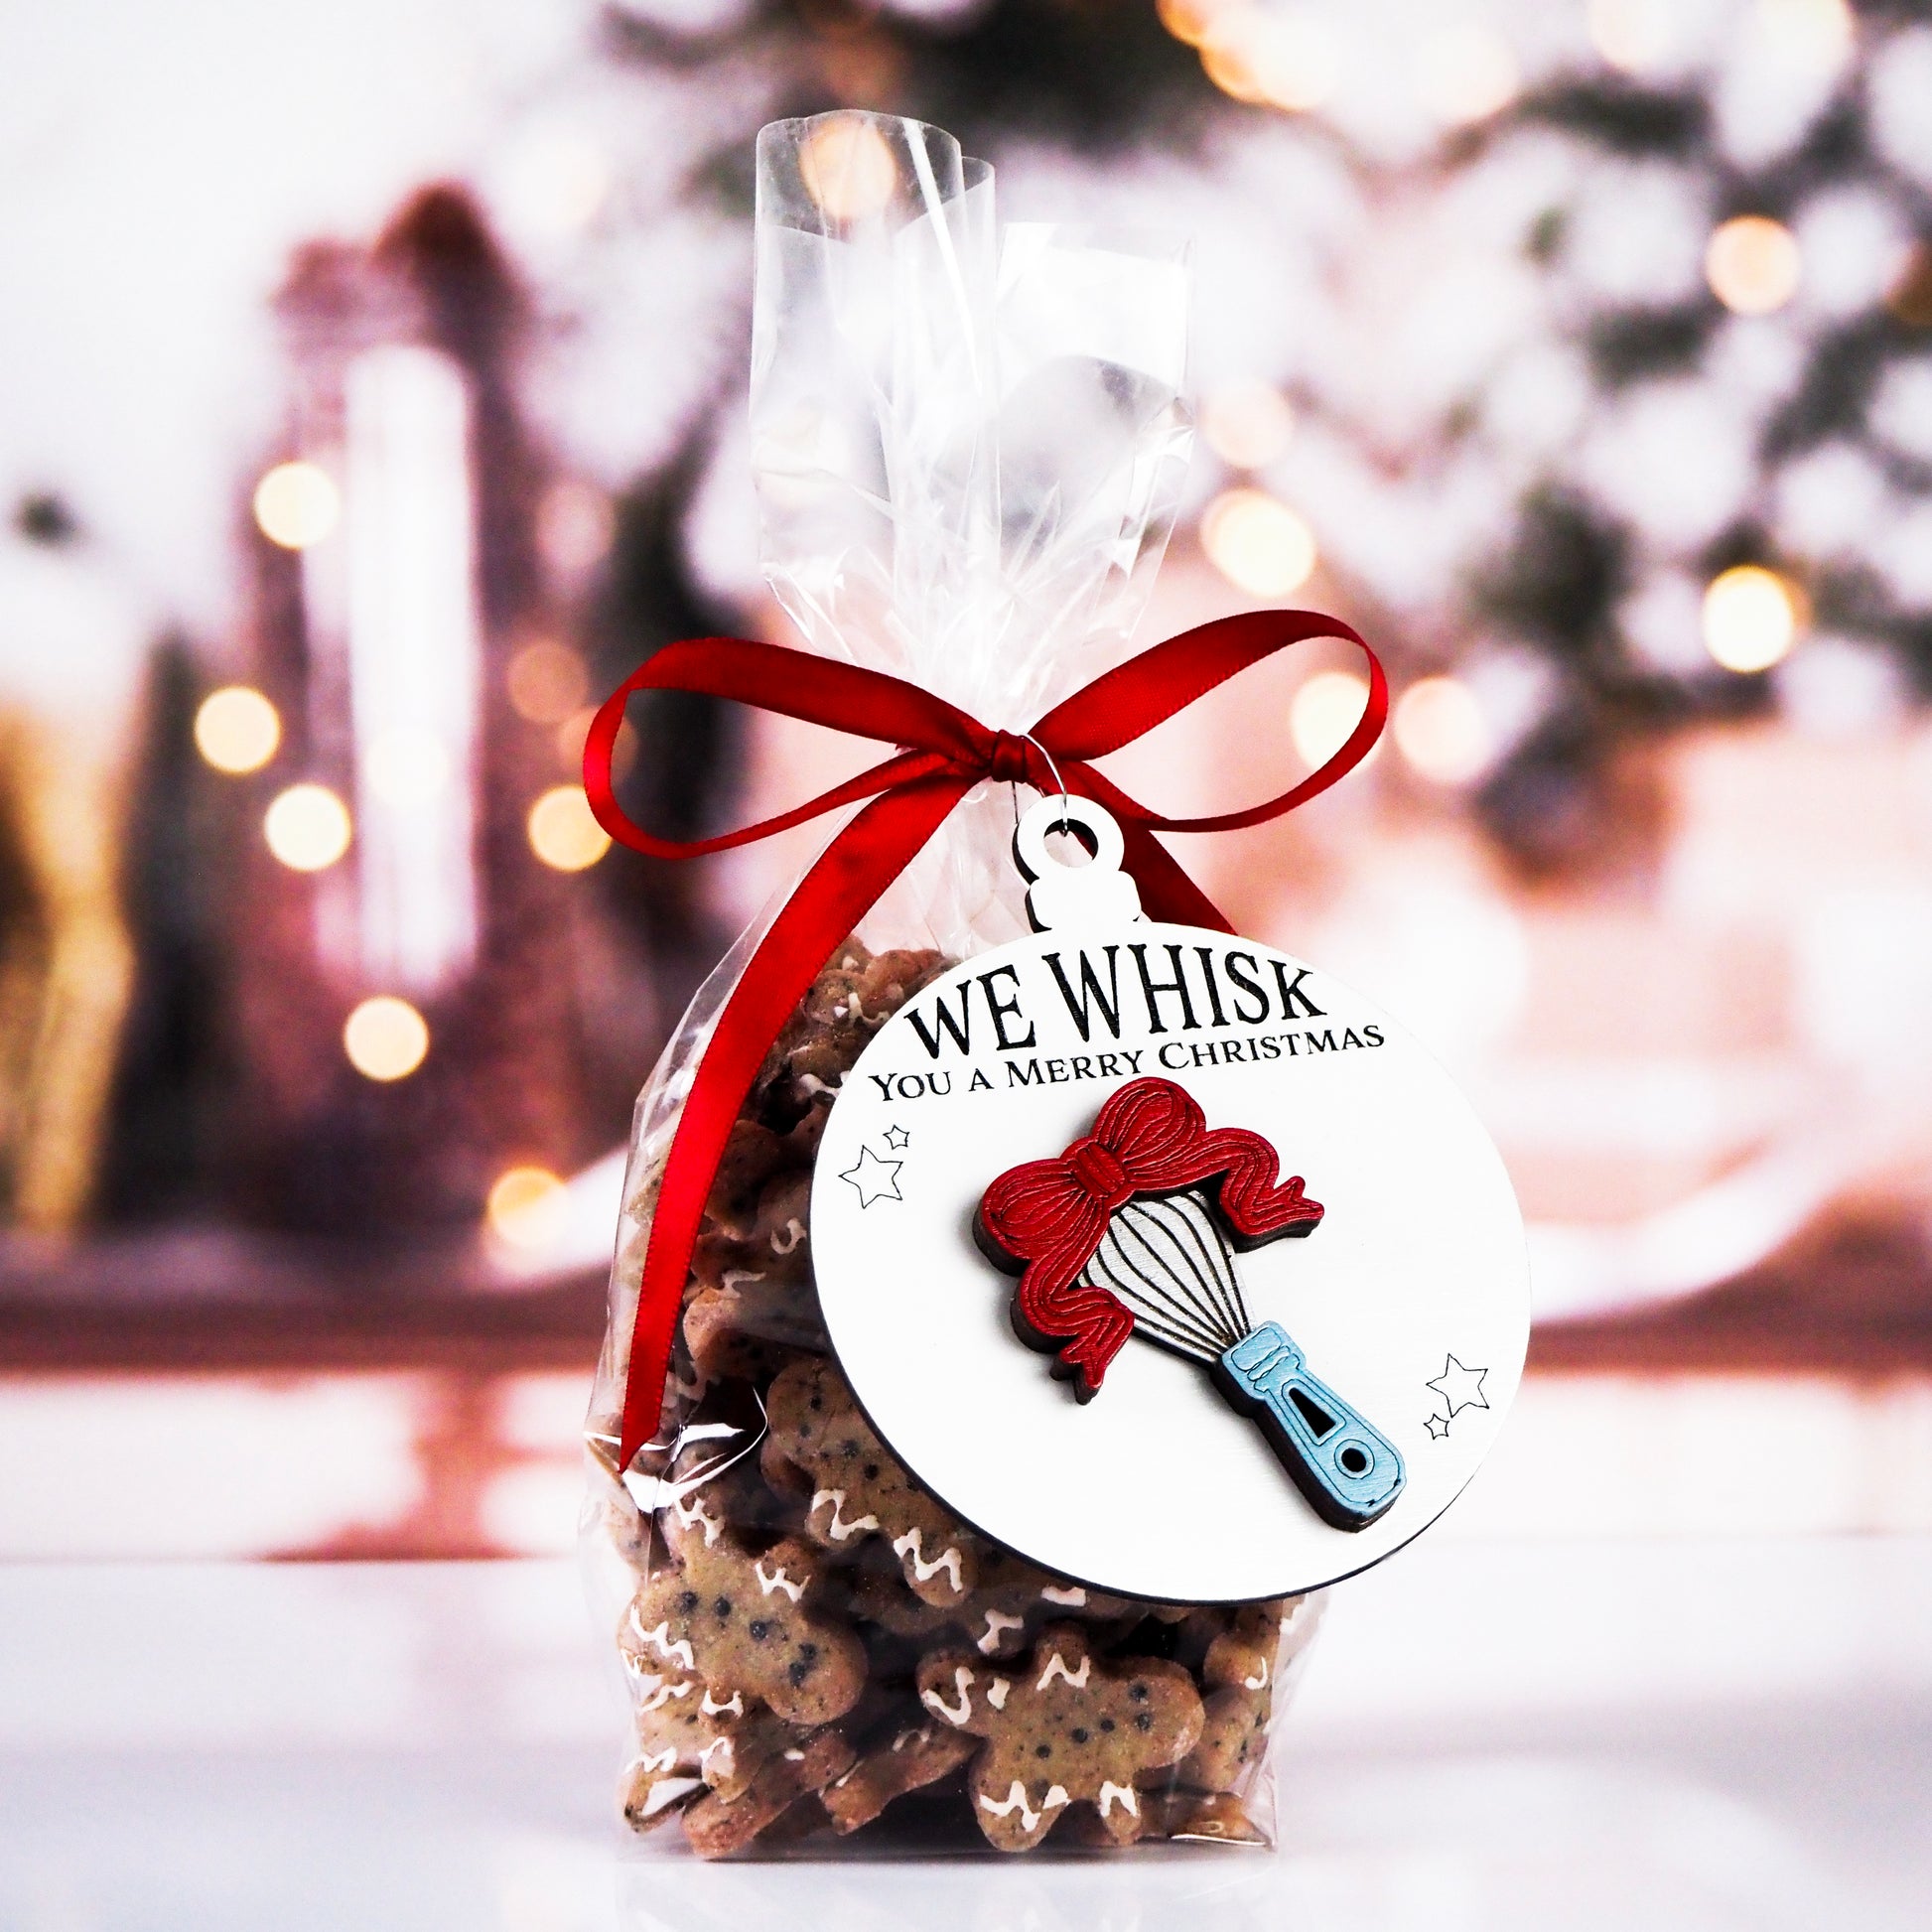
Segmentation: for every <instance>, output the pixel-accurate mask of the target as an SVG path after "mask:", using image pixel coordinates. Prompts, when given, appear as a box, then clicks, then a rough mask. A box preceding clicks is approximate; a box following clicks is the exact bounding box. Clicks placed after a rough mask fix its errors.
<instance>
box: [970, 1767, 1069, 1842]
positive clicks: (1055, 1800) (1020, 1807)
mask: <svg viewBox="0 0 1932 1932" xmlns="http://www.w3.org/2000/svg"><path fill="white" fill-rule="evenodd" d="M1072 1802H1073V1801H1072V1800H1071V1799H1070V1798H1069V1797H1068V1796H1067V1795H1066V1793H1065V1791H1064V1790H1063V1789H1062V1788H1061V1787H1060V1786H1059V1785H1057V1784H1056V1785H1054V1786H1053V1787H1052V1788H1051V1789H1050V1790H1049V1791H1048V1792H1047V1794H1046V1795H1045V1797H1043V1798H1042V1799H1041V1800H1040V1801H1039V1809H1038V1810H1037V1811H1035V1809H1034V1808H1033V1806H1032V1805H1030V1804H1029V1803H1028V1802H1027V1787H1026V1786H1025V1785H1024V1784H1022V1783H1021V1782H1020V1780H1019V1779H1018V1778H1015V1779H1014V1781H1013V1783H1012V1785H1011V1786H1010V1787H1009V1789H1008V1791H1007V1795H1006V1796H1005V1797H1004V1798H989V1797H987V1796H986V1794H985V1793H984V1792H982V1793H981V1794H980V1809H981V1810H982V1811H990V1812H991V1813H992V1814H993V1815H994V1817H996V1818H1008V1817H1011V1816H1012V1815H1013V1813H1015V1812H1016V1811H1017V1812H1018V1813H1019V1814H1020V1822H1021V1824H1022V1825H1023V1826H1025V1827H1026V1829H1027V1830H1028V1831H1030V1832H1031V1831H1033V1830H1035V1828H1036V1827H1037V1826H1038V1824H1039V1821H1040V1820H1041V1819H1042V1818H1044V1817H1045V1816H1046V1814H1047V1813H1048V1812H1049V1811H1053V1810H1056V1809H1057V1808H1058V1807H1059V1806H1061V1805H1065V1804H1071V1803H1072Z"/></svg>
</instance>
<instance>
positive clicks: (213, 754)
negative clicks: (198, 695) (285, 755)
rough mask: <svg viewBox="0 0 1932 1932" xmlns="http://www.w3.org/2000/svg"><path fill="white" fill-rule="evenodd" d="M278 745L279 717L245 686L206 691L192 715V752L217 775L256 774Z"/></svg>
mask: <svg viewBox="0 0 1932 1932" xmlns="http://www.w3.org/2000/svg"><path fill="white" fill-rule="evenodd" d="M281 742H282V720H281V717H280V715H279V714H278V713H277V712H276V709H275V707H274V706H273V705H272V704H270V703H269V701H268V700H267V699H266V698H265V697H263V696H262V694H261V693H260V692H259V691H257V690H255V689H253V688H252V687H251V686H249V685H246V684H229V685H224V686H223V687H222V688H221V689H220V690H219V691H210V692H209V693H208V694H207V697H206V698H204V699H203V700H202V703H201V709H200V710H198V711H197V712H196V713H195V749H196V750H197V751H198V752H200V753H201V755H202V757H203V758H205V759H207V761H208V763H209V764H211V765H213V767H214V768H215V770H217V771H227V772H231V773H234V774H235V775H237V776H238V775H240V774H241V773H242V772H244V771H259V770H260V769H261V768H262V766H263V765H265V764H266V763H267V762H268V761H269V759H272V758H273V757H274V756H275V750H276V747H277V746H279V745H280V744H281Z"/></svg>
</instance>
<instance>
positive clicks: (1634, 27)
mask: <svg viewBox="0 0 1932 1932" xmlns="http://www.w3.org/2000/svg"><path fill="white" fill-rule="evenodd" d="M1679 4H1680V0H1589V14H1588V19H1589V38H1590V44H1591V45H1592V46H1593V47H1594V48H1595V49H1596V51H1597V53H1598V54H1600V55H1601V56H1602V57H1603V60H1604V62H1605V63H1606V64H1607V65H1608V66H1610V67H1613V68H1615V69H1618V70H1619V71H1620V72H1623V73H1651V72H1654V71H1655V70H1656V69H1658V68H1660V67H1662V66H1663V64H1664V63H1665V62H1666V61H1667V60H1668V59H1669V58H1670V55H1671V53H1672V51H1673V50H1674V49H1675V47H1676V44H1677V30H1676V19H1675V9H1676V7H1677V6H1678V5H1679Z"/></svg>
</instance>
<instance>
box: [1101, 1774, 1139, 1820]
mask: <svg viewBox="0 0 1932 1932" xmlns="http://www.w3.org/2000/svg"><path fill="white" fill-rule="evenodd" d="M1116 1804H1118V1805H1119V1806H1120V1807H1121V1809H1122V1810H1123V1811H1125V1812H1126V1813H1127V1815H1128V1817H1129V1818H1138V1817H1140V1815H1141V1801H1140V1798H1139V1797H1138V1796H1137V1795H1136V1793H1135V1790H1134V1787H1133V1786H1132V1785H1131V1784H1109V1783H1107V1782H1106V1781H1105V1780H1104V1779H1103V1780H1102V1781H1101V1785H1100V1815H1101V1817H1102V1818H1105V1817H1106V1816H1107V1814H1108V1813H1109V1812H1110V1811H1112V1810H1113V1808H1114V1806H1115V1805H1116Z"/></svg>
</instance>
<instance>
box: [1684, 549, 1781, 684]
mask: <svg viewBox="0 0 1932 1932" xmlns="http://www.w3.org/2000/svg"><path fill="white" fill-rule="evenodd" d="M1799 617H1800V604H1799V600H1798V597H1797V594H1796V592H1795V591H1794V589H1793V588H1792V586H1791V585H1790V584H1789V583H1787V582H1786V581H1785V579H1784V578H1782V577H1780V576H1779V575H1778V573H1777V572H1776V571H1774V570H1765V569H1764V568H1762V567H1761V566H1760V565H1757V564H1739V565H1737V566H1736V567H1735V568H1733V569H1731V570H1726V571H1725V572H1724V573H1723V574H1722V575H1720V576H1718V577H1716V578H1714V579H1713V580H1712V582H1711V585H1710V588H1709V589H1708V590H1706V592H1705V593H1704V645H1705V648H1706V649H1707V650H1708V651H1709V652H1710V653H1711V655H1712V656H1713V657H1714V658H1715V659H1716V660H1717V661H1718V662H1719V663H1720V664H1722V665H1723V666H1724V667H1725V670H1727V671H1740V672H1743V671H1763V670H1768V669H1769V668H1770V667H1771V666H1772V665H1773V664H1775V663H1777V662H1779V661H1780V659H1782V658H1784V657H1786V656H1787V655H1789V653H1790V650H1791V646H1792V645H1793V644H1794V643H1795V642H1796V641H1797V638H1798V623H1799Z"/></svg>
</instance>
